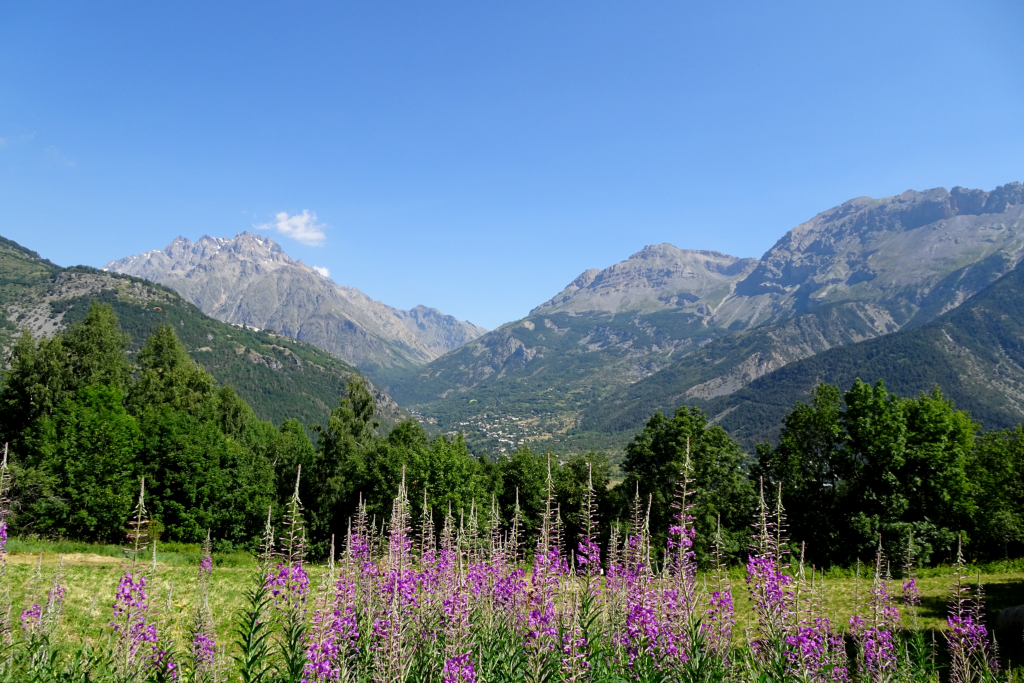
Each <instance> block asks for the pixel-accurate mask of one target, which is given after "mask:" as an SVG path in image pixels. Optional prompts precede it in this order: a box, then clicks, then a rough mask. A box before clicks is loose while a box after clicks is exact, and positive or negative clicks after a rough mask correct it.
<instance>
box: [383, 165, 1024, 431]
mask: <svg viewBox="0 0 1024 683" xmlns="http://www.w3.org/2000/svg"><path fill="white" fill-rule="evenodd" d="M1022 256H1024V186H1022V185H1021V184H1020V183H1011V184H1009V185H1005V186H1003V187H1000V188H997V189H996V190H994V191H992V192H983V191H980V190H965V189H962V188H954V189H953V190H952V191H951V192H947V191H946V190H944V189H941V188H939V189H935V190H928V191H925V192H913V191H908V192H905V193H903V194H901V195H898V196H896V197H888V198H884V199H870V198H859V199H854V200H851V201H849V202H846V203H844V204H842V205H840V206H838V207H835V208H833V209H830V210H829V211H825V212H823V213H821V214H818V215H817V216H815V217H814V218H813V219H811V220H810V221H807V222H806V223H803V224H801V225H799V226H797V227H796V228H794V229H793V230H791V231H789V232H788V233H787V234H786V235H785V236H784V237H783V238H782V239H780V240H779V241H778V242H777V243H776V244H775V246H773V247H772V249H770V250H769V251H768V252H767V253H766V254H765V255H764V256H763V257H762V258H761V259H760V260H754V259H738V258H735V257H731V256H725V255H723V254H719V253H717V252H697V251H687V250H681V249H676V248H675V247H673V246H672V245H658V246H656V247H647V248H645V249H644V250H643V251H641V252H639V253H637V254H634V255H633V256H632V257H630V258H629V259H627V260H626V261H624V262H622V263H620V264H616V265H615V266H612V267H611V268H608V269H605V270H604V271H596V270H590V271H587V272H585V273H583V274H582V275H581V276H580V277H578V278H577V279H576V280H574V281H573V282H572V283H571V284H570V285H569V286H567V287H566V288H565V289H564V290H563V291H562V292H561V293H559V294H558V295H557V296H555V297H554V298H552V299H551V300H550V301H548V302H546V303H544V304H542V305H541V306H538V307H537V308H535V309H534V310H533V311H532V312H531V313H530V315H529V316H527V317H526V318H524V319H523V320H520V321H516V322H513V323H509V324H506V325H503V326H502V327H500V328H498V329H497V330H494V331H492V332H490V333H488V334H486V335H484V336H482V337H481V338H479V339H477V340H475V341H473V342H471V343H469V344H467V345H466V346H465V347H463V348H461V349H458V350H457V351H455V352H453V353H449V354H447V355H446V356H443V357H442V358H440V359H438V360H436V361H433V362H432V363H431V364H429V365H427V366H426V367H424V368H421V369H417V370H413V371H411V372H408V373H407V374H406V375H405V377H404V379H402V380H401V381H397V382H393V383H391V385H390V389H391V390H392V393H393V394H394V395H395V396H396V398H397V399H398V400H399V401H400V402H401V403H402V404H403V405H408V406H410V407H411V408H414V409H416V410H417V411H420V412H422V413H423V414H424V415H428V416H433V417H436V418H437V419H438V421H439V424H441V425H442V427H444V426H446V425H447V426H449V427H454V426H470V427H473V428H475V425H477V424H479V423H480V420H481V417H480V416H482V415H485V414H488V413H489V412H490V413H495V412H496V413H511V414H514V415H518V416H520V417H523V418H524V419H528V418H531V417H538V419H539V416H543V421H544V422H545V423H546V426H547V427H548V428H549V429H547V431H543V430H541V431H542V433H544V434H547V435H548V436H550V437H552V438H556V437H557V438H561V437H559V436H558V435H571V434H573V433H580V430H583V431H586V432H590V433H605V434H614V433H616V432H618V431H620V430H625V429H633V428H636V427H637V426H638V425H639V424H642V419H641V418H640V417H639V415H640V413H641V412H642V413H644V416H645V417H646V416H649V415H650V412H651V411H650V410H648V408H651V407H652V406H659V407H660V406H665V405H668V404H670V403H671V402H673V401H677V400H685V401H687V402H696V401H709V400H712V399H715V398H716V397H720V396H725V395H728V394H730V393H732V392H735V391H738V390H740V389H741V388H742V387H744V386H746V385H747V384H749V383H750V382H752V381H754V380H756V379H757V378H758V377H760V376H762V375H764V374H765V373H768V372H771V371H774V370H777V369H778V368H781V367H783V366H785V365H786V364H788V363H791V362H794V361H797V360H800V359H803V358H807V357H810V356H813V355H814V354H817V353H820V352H822V351H827V350H828V349H831V348H833V347H836V346H842V345H846V344H851V343H857V342H860V341H863V340H865V339H870V338H874V337H878V336H880V335H885V334H889V333H892V332H895V331H897V330H899V329H901V328H903V327H905V326H911V327H913V326H917V325H921V324H924V323H927V322H928V321H929V320H931V319H933V318H935V317H936V316H938V315H940V314H942V313H943V312H945V311H948V310H951V309H953V308H955V307H956V306H958V305H959V304H961V303H962V302H963V301H964V300H966V299H967V298H969V297H970V296H972V295H974V294H975V293H977V292H979V291H981V290H982V289H984V288H985V287H987V286H988V285H990V284H991V283H992V282H994V281H996V280H997V279H999V278H1000V277H1001V276H1003V275H1004V274H1006V273H1008V272H1010V271H1012V270H1013V269H1014V268H1015V267H1016V266H1017V264H1018V263H1019V262H1020V261H1021V258H1022ZM631 385H632V386H631ZM616 402H619V403H624V404H627V406H626V407H627V408H628V409H626V408H622V407H620V408H615V407H614V404H615V403H616ZM591 404H593V405H594V406H595V408H594V409H592V410H589V411H587V410H584V409H585V408H586V407H587V406H588V405H591ZM597 406H602V407H600V408H598V407H597ZM609 406H611V407H609ZM645 417H644V418H643V419H645ZM460 423H464V424H460ZM481 431H486V430H483V429H481ZM562 443H564V441H562Z"/></svg>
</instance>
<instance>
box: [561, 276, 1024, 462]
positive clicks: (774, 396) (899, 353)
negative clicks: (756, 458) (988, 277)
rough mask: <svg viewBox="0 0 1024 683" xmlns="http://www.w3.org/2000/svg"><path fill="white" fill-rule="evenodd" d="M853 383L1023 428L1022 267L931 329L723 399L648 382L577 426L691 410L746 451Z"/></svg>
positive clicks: (614, 424) (768, 377)
mask: <svg viewBox="0 0 1024 683" xmlns="http://www.w3.org/2000/svg"><path fill="white" fill-rule="evenodd" d="M858 378H859V379H862V380H864V381H866V382H875V381H876V380H878V379H883V380H885V383H886V385H887V386H888V387H889V388H890V389H891V390H892V391H894V392H895V393H897V394H900V395H904V396H912V395H916V394H917V393H919V392H921V391H930V390H931V388H932V387H933V386H939V387H940V388H941V389H942V391H943V393H944V394H945V395H946V396H947V397H949V398H952V399H953V400H954V401H955V402H956V404H957V406H958V407H960V408H963V409H966V410H969V411H971V413H972V414H973V415H974V417H975V418H976V419H978V420H980V421H981V422H982V424H983V425H984V426H985V427H986V428H1006V427H1012V426H1014V425H1016V424H1018V423H1019V422H1021V421H1024V266H1021V267H1018V268H1017V269H1016V270H1014V271H1013V272H1011V273H1009V274H1008V275H1006V276H1004V277H1003V278H1001V279H1000V280H998V281H997V282H996V283H995V284H993V285H991V286H990V287H988V288H986V289H985V290H983V291H981V292H980V293H978V294H976V295H975V296H973V297H972V298H970V299H968V300H967V301H966V302H964V303H963V304H961V305H960V306H959V307H957V308H956V309H953V310H951V311H949V312H947V313H945V314H943V315H941V316H939V317H938V318H936V319H935V320H932V321H931V322H929V323H926V324H924V325H920V326H917V327H909V328H906V329H903V330H901V331H899V332H896V333H893V334H890V335H886V336H883V337H880V338H877V339H871V340H868V341H862V342H858V343H854V344H850V345H847V346H841V347H838V348H832V349H829V350H827V351H824V352H821V353H818V354H816V355H814V356H812V357H808V358H804V359H802V360H799V361H796V362H793V363H789V364H787V365H785V366H784V367H781V368H779V369H777V370H774V371H771V372H768V373H765V374H763V375H762V376H760V377H759V378H757V379H755V380H753V381H751V382H750V383H748V384H747V385H746V386H744V387H742V388H740V389H738V390H737V391H734V392H731V393H729V394H727V395H721V396H713V397H694V396H686V395H685V394H666V393H663V392H660V391H659V387H658V385H657V383H656V382H655V380H656V379H657V378H656V377H650V378H648V379H647V380H644V382H640V383H638V384H637V385H634V386H633V387H630V388H629V390H628V392H624V395H623V396H619V397H613V398H612V399H610V400H608V401H606V402H604V403H602V404H597V405H594V406H591V407H590V408H588V409H587V410H586V411H585V414H584V418H583V419H582V420H581V423H582V424H583V425H584V426H585V427H590V428H593V427H594V426H596V425H608V426H609V428H618V429H622V430H629V429H631V428H632V426H633V425H635V424H637V423H642V421H643V420H645V419H647V417H649V416H650V414H651V413H652V412H653V411H654V410H662V411H665V410H672V409H674V408H675V407H677V406H678V405H681V404H682V403H689V404H696V405H699V406H701V407H702V408H704V409H705V410H706V411H707V412H708V414H709V415H711V416H712V418H713V419H714V420H715V421H716V422H717V423H718V424H720V425H721V426H722V427H724V428H725V429H727V430H729V432H730V433H731V434H733V435H734V436H735V437H737V438H739V439H740V440H741V441H743V442H744V443H745V444H746V445H747V446H748V447H752V446H753V444H755V443H757V442H760V441H765V440H770V439H773V438H775V437H776V436H777V434H778V429H779V427H780V424H781V421H782V418H783V416H784V415H785V413H786V411H787V410H789V409H790V408H791V407H792V406H793V404H794V403H795V402H796V401H798V400H806V398H807V396H808V395H809V393H810V392H811V390H812V389H813V388H814V386H815V385H816V384H818V383H819V382H827V383H830V384H836V385H838V386H839V387H840V388H842V389H844V390H845V389H847V388H849V386H850V385H851V384H852V383H853V381H854V380H855V379H858ZM684 385H685V382H680V383H679V384H678V386H684ZM640 396H644V397H645V399H643V400H636V399H638V398H639V397H640Z"/></svg>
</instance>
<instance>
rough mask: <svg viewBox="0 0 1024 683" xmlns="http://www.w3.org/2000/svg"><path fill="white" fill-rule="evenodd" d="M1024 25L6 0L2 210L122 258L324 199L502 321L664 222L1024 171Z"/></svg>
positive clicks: (300, 247) (375, 239)
mask: <svg viewBox="0 0 1024 683" xmlns="http://www.w3.org/2000/svg"><path fill="white" fill-rule="evenodd" d="M1022 29H1024V3H1021V2H1019V1H1014V2H1009V1H1007V2H993V1H985V0H979V1H977V2H971V3H968V2H955V3H954V2H937V1H936V0H928V1H927V2H891V1H890V2H863V1H859V2H820V1H819V2H806V3H798V2H788V3H767V2H763V0H760V1H757V2H727V3H726V2H704V3H697V2H679V1H678V0H676V1H673V2H656V1H652V2H595V1H593V0H590V1H587V2H571V1H566V2H562V1H556V2H552V1H551V0H544V1H543V2H531V1H517V2H480V1H479V0H474V1H473V2H445V1H442V2H388V1H382V2H358V3H347V2H346V3H342V2H330V3H312V2H272V3H271V2H265V3H261V2H252V1H246V2H234V3H227V2H216V1H213V2H211V1H210V0H204V1H203V2H173V3H170V2H168V3H152V2H123V3H112V2H92V3H85V2H78V3H72V2H64V3H54V2H51V3H46V2H39V3H36V2H32V3H4V5H3V6H2V7H0V140H2V141H0V235H4V236H6V237H9V238H12V239H14V240H17V241H18V242H21V243H22V244H24V245H26V246H29V247H31V248H34V249H36V250H38V251H39V252H41V253H42V254H43V255H44V256H47V257H49V258H50V259H52V260H54V261H56V262H57V263H60V264H63V265H71V264H75V263H86V264H90V265H94V266H100V265H102V264H104V263H105V262H106V261H108V260H110V259H114V258H119V257H121V256H125V255H128V254H132V253H138V252H140V251H144V250H147V249H153V248H163V247H164V246H166V245H167V243H168V242H170V241H171V240H172V239H173V238H174V237H176V236H177V235H179V234H181V235H185V236H186V237H189V238H191V239H197V238H198V237H200V236H201V235H203V234H210V235H216V236H232V235H234V234H235V233H237V232H240V231H242V230H252V229H253V226H257V225H271V226H273V225H275V224H276V222H277V219H276V218H275V216H276V215H278V214H281V213H285V214H287V215H288V216H289V217H292V216H295V215H299V216H300V218H299V219H297V220H296V219H292V220H291V222H290V223H286V224H285V227H288V226H289V225H290V226H292V227H293V228H303V227H304V228H306V229H307V235H308V234H309V229H311V228H312V231H313V233H315V226H317V225H319V226H322V229H321V231H322V232H323V234H324V239H323V243H322V244H321V245H320V246H310V245H307V244H302V243H301V242H299V241H297V240H296V239H294V237H289V236H287V235H283V234H280V233H279V232H277V231H276V230H275V229H273V228H272V227H271V228H266V229H263V232H265V233H267V234H270V235H272V236H273V237H274V238H275V239H277V240H278V241H279V242H280V243H281V244H282V245H283V246H284V248H285V250H286V251H287V252H288V253H289V254H291V255H292V256H295V257H298V258H302V259H304V260H305V261H306V262H307V263H310V264H311V265H317V266H323V267H327V268H329V269H330V272H331V276H332V277H333V278H334V279H335V280H336V281H338V282H340V283H341V284H345V285H353V286H356V287H359V288H360V289H362V290H363V291H365V292H367V293H368V294H369V295H371V296H373V297H374V298H377V299H380V300H382V301H384V302H386V303H388V304H390V305H393V306H399V307H403V308H407V307H411V306H413V305H415V304H418V303H423V304H427V305H429V306H434V307H437V308H439V309H441V310H443V311H445V312H448V313H452V314H454V315H457V316H458V317H460V318H467V319H469V320H472V321H473V322H475V323H478V324H481V325H484V326H486V327H489V328H490V327H494V326H497V325H499V324H501V323H503V322H506V321H508V320H511V319H515V318H519V317H521V316H523V315H525V314H526V313H527V311H529V309H530V308H532V307H533V306H535V305H537V304H538V303H541V302H542V301H544V300H546V299H548V298H549V297H551V296H552V295H553V294H555V293H556V292H557V291H559V290H560V289H561V288H562V287H563V286H564V285H565V284H566V283H568V282H569V281H570V280H572V279H573V278H574V277H575V276H576V275H578V274H579V273H580V272H581V271H583V270H584V269H586V268H591V267H606V266H608V265H611V264H613V263H615V262H618V261H621V260H623V259H625V258H627V257H628V256H629V255H630V254H632V253H634V252H636V251H638V250H639V249H641V248H642V247H643V246H644V245H646V244H656V243H660V242H671V243H672V244H675V245H676V246H679V247H684V248H687V247H688V248H701V249H717V250H720V251H724V252H727V253H731V254H735V255H737V256H760V255H761V254H762V253H763V252H764V251H765V250H766V249H768V248H769V247H771V245H772V244H773V243H774V242H775V240H777V239H778V238H779V237H780V236H781V235H782V234H783V233H784V232H785V231H786V230H788V229H790V228H792V227H793V226H794V225H796V224H798V223H800V222H801V221H804V220H806V219H808V218H810V217H811V216H813V215H814V214H816V213H818V212H819V211H822V210H824V209H827V208H829V207H831V206H834V205H836V204H838V203H840V202H843V201H845V200H847V199H850V198H852V197H856V196H861V195H870V196H876V197H877V196H886V195H891V194H896V193H899V192H902V191H904V190H907V189H911V188H913V189H925V188H930V187H936V186H944V187H946V188H950V187H952V186H954V185H963V186H966V187H980V188H983V189H992V188H993V187H995V186H996V185H1001V184H1003V183H1006V182H1010V181H1013V180H1024V167H1022V165H1024V125H1022V124H1024V69H1022V68H1021V65H1022V64H1024V41H1022V40H1021V35H1022ZM303 211H309V212H310V217H309V219H308V220H305V221H303V219H302V218H301V215H302V212H303ZM313 214H315V216H316V222H315V223H314V222H313V221H312V218H311V216H312V215H313ZM293 234H294V233H293ZM306 241H307V242H308V241H310V240H309V239H307V240H306Z"/></svg>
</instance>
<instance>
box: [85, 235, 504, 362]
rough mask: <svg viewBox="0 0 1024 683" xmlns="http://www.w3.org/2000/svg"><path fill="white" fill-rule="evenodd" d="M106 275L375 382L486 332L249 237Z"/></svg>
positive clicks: (188, 245)
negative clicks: (347, 282) (299, 347)
mask: <svg viewBox="0 0 1024 683" xmlns="http://www.w3.org/2000/svg"><path fill="white" fill-rule="evenodd" d="M104 269H105V270H113V271H116V272H120V273H127V274H130V275H135V276H138V277H143V278H146V279H148V280H152V281H153V282H158V283H160V284H164V285H167V286H169V287H171V288H173V289H175V290H176V291H177V292H178V293H179V294H181V295H182V296H183V297H184V298H185V299H186V300H188V301H190V302H192V303H193V304H195V305H196V306H198V307H199V308H200V310H202V311H203V312H204V313H206V314H208V315H211V316H212V317H214V318H218V319H220V320H223V321H224V322H230V323H235V324H244V325H247V326H250V327H256V328H261V329H264V328H271V329H274V330H276V331H277V332H280V333H281V334H284V335H286V336H289V337H294V338H295V339H299V340H300V341H307V342H309V343H311V344H314V345H316V346H319V347H320V348H322V349H324V350H326V351H329V352H330V353H332V354H334V355H335V356H337V357H339V358H341V359H342V360H344V361H346V362H349V363H351V364H353V365H355V366H357V367H359V368H360V369H365V370H366V371H367V372H368V374H370V375H371V376H373V374H374V370H373V368H375V367H376V368H396V367H405V366H408V365H419V364H422V363H426V362H428V361H430V360H432V359H434V358H437V357H438V356H440V355H441V354H443V353H446V352H447V351H450V350H452V349H454V348H458V347H459V346H461V345H462V344H465V343H466V342H467V341H469V340H471V339H475V338H476V337H478V336H480V335H481V334H483V333H484V332H486V330H484V329H483V328H481V327H478V326H476V325H473V324H472V323H464V322H462V321H459V320H456V319H455V318H454V317H453V316H446V315H445V314H443V313H441V312H440V311H436V310H435V309H430V308H426V307H422V310H417V311H414V312H413V311H400V310H398V309H392V308H391V307H389V306H385V305H384V304H382V303H381V302H379V301H374V300H373V299H371V298H370V297H368V296H367V295H366V294H364V293H362V292H360V291H359V290H358V289H356V288H354V287H342V286H341V285H339V284H337V283H336V282H334V281H333V280H331V279H329V278H326V277H324V276H323V275H321V274H320V273H319V272H317V271H316V270H314V269H313V268H311V267H309V266H307V265H306V264H304V263H303V262H302V261H301V260H299V259H293V258H291V257H290V256H288V254H286V253H285V251H284V249H282V248H281V246H280V245H279V244H277V243H276V242H274V240H272V239H270V238H267V237H264V236H262V235H258V234H254V233H251V232H248V231H246V232H241V233H239V234H237V235H235V237H233V238H230V239H228V238H221V237H211V236H209V235H203V236H202V237H201V238H199V240H197V241H196V242H192V241H191V240H188V239H187V238H185V237H178V238H176V239H174V240H173V241H172V242H171V243H170V244H169V245H167V248H166V249H163V250H153V251H148V252H145V253H143V254H139V255H136V256H128V257H126V258H123V259H120V260H118V261H111V262H110V263H108V264H107V265H106V266H105V268H104ZM410 321H415V322H414V323H412V324H410Z"/></svg>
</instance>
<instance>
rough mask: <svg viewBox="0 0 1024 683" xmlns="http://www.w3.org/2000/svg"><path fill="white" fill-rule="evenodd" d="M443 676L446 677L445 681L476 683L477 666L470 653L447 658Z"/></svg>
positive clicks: (450, 682) (446, 682) (442, 672)
mask: <svg viewBox="0 0 1024 683" xmlns="http://www.w3.org/2000/svg"><path fill="white" fill-rule="evenodd" d="M441 676H442V677H444V683H476V668H475V667H474V666H473V660H472V659H471V658H470V653H468V652H466V653H463V654H460V655H455V656H454V657H451V658H449V659H446V660H445V662H444V670H443V671H441Z"/></svg>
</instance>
